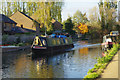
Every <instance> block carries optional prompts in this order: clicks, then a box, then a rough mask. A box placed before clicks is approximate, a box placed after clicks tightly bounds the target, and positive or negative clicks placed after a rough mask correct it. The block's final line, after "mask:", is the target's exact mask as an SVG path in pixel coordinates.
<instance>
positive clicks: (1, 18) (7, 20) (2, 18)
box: [0, 14, 17, 24]
mask: <svg viewBox="0 0 120 80" xmlns="http://www.w3.org/2000/svg"><path fill="white" fill-rule="evenodd" d="M0 22H5V23H14V24H17V23H16V22H15V21H13V20H12V19H10V18H9V17H7V16H5V15H4V14H0Z"/></svg>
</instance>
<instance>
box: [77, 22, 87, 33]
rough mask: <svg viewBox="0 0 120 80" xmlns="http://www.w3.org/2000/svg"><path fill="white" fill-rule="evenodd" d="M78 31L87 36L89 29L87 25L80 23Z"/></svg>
mask: <svg viewBox="0 0 120 80" xmlns="http://www.w3.org/2000/svg"><path fill="white" fill-rule="evenodd" d="M78 29H79V30H80V33H82V34H85V33H87V32H88V27H87V25H85V24H82V23H80V25H79V26H78Z"/></svg>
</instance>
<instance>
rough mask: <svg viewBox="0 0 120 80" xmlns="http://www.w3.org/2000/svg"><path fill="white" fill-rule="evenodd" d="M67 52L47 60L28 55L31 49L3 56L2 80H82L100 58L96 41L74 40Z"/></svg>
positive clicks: (99, 48)
mask: <svg viewBox="0 0 120 80" xmlns="http://www.w3.org/2000/svg"><path fill="white" fill-rule="evenodd" d="M74 45H75V47H74V48H73V49H71V50H69V51H67V52H64V53H61V54H57V55H54V56H49V57H39V56H38V57H36V58H34V59H33V56H32V55H30V54H31V51H30V50H23V51H17V52H9V53H3V54H2V64H3V65H2V66H3V68H2V71H3V73H2V77H3V78H84V76H85V75H86V74H87V72H88V70H89V69H91V68H93V67H94V64H95V63H96V62H97V59H96V58H98V57H101V46H100V43H99V42H94V43H92V42H88V41H76V42H74Z"/></svg>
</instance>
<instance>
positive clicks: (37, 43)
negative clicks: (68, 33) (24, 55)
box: [31, 35, 74, 54]
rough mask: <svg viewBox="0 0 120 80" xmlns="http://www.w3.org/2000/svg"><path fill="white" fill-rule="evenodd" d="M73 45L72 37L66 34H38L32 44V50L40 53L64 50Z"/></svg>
mask: <svg viewBox="0 0 120 80" xmlns="http://www.w3.org/2000/svg"><path fill="white" fill-rule="evenodd" d="M73 47H74V45H73V42H72V38H71V37H65V36H64V35H59V36H55V37H39V36H36V37H35V38H34V41H33V44H32V46H31V48H32V52H33V53H38V54H46V53H49V54H50V53H54V52H62V51H65V50H66V49H70V48H73Z"/></svg>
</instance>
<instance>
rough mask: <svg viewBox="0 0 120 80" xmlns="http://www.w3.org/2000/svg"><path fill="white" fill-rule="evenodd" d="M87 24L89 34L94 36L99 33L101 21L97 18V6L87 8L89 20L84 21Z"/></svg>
mask: <svg viewBox="0 0 120 80" xmlns="http://www.w3.org/2000/svg"><path fill="white" fill-rule="evenodd" d="M86 25H88V26H89V29H88V30H89V34H90V35H91V36H92V37H94V38H95V37H96V35H99V37H100V34H101V31H102V30H101V23H100V19H99V13H98V9H97V7H93V8H92V9H90V10H89V21H88V22H87V23H86Z"/></svg>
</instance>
